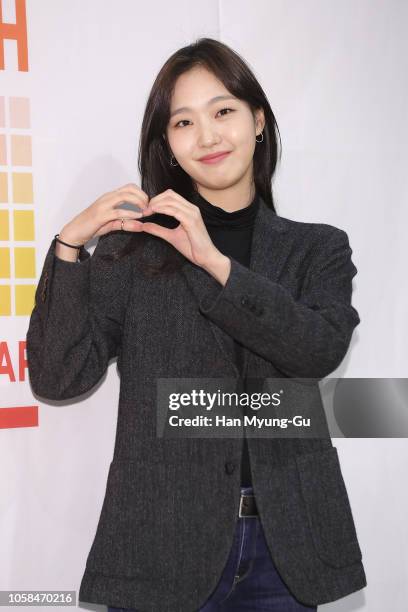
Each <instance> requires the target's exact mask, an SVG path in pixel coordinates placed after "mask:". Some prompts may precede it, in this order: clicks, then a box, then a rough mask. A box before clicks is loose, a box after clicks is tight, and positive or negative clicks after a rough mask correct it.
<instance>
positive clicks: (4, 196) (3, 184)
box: [0, 172, 8, 204]
mask: <svg viewBox="0 0 408 612" xmlns="http://www.w3.org/2000/svg"><path fill="white" fill-rule="evenodd" d="M0 202H2V203H3V204H8V189H7V172H0Z"/></svg>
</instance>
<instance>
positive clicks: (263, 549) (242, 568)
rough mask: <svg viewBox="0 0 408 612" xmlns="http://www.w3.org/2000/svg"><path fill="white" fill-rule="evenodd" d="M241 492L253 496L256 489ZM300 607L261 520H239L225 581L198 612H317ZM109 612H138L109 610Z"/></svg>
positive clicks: (222, 576)
mask: <svg viewBox="0 0 408 612" xmlns="http://www.w3.org/2000/svg"><path fill="white" fill-rule="evenodd" d="M241 492H242V493H246V494H248V495H253V489H252V487H241ZM316 610H317V607H315V606H312V607H308V606H305V605H304V604H302V603H300V602H299V601H298V600H297V599H295V598H294V596H293V595H292V594H291V593H290V591H289V590H288V588H287V586H286V585H285V583H284V582H283V581H282V579H281V577H280V576H279V574H278V572H277V570H276V568H275V565H274V564H273V561H272V557H271V555H270V553H269V549H268V546H267V543H266V540H265V537H264V532H263V529H262V525H261V522H260V520H259V517H253V518H249V517H242V518H239V517H237V525H236V529H235V535H234V540H233V544H232V548H231V551H230V554H229V557H228V560H227V563H226V565H225V567H224V570H223V573H222V575H221V578H220V580H219V582H218V584H217V586H216V587H215V589H214V591H213V592H212V593H211V595H210V596H209V598H208V599H207V601H206V602H205V603H204V605H203V606H202V607H201V608H200V609H199V610H198V611H197V612H244V611H245V612H267V611H268V612H316ZM108 612H138V611H137V610H135V608H112V607H109V608H108Z"/></svg>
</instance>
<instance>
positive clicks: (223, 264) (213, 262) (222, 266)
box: [202, 250, 231, 285]
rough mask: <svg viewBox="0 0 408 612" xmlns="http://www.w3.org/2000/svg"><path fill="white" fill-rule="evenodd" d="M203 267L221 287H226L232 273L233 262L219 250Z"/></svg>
mask: <svg viewBox="0 0 408 612" xmlns="http://www.w3.org/2000/svg"><path fill="white" fill-rule="evenodd" d="M202 267H203V268H204V270H205V271H206V272H208V273H209V274H211V276H213V277H214V278H215V280H217V281H218V282H219V283H221V285H225V284H226V282H227V280H228V277H229V274H230V271H231V260H230V258H229V257H227V256H226V255H224V254H223V253H221V251H218V250H217V251H216V252H215V253H214V254H213V255H211V256H210V257H209V258H208V259H207V261H206V262H205V264H204V265H203V266H202Z"/></svg>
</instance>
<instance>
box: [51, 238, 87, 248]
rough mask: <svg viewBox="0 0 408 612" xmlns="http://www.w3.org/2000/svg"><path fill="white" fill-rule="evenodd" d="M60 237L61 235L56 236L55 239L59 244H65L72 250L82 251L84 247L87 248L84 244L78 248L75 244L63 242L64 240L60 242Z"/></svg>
mask: <svg viewBox="0 0 408 612" xmlns="http://www.w3.org/2000/svg"><path fill="white" fill-rule="evenodd" d="M58 236H59V234H55V236H54V238H55V239H56V240H57V241H58V242H60V243H61V244H65V246H67V247H71V249H81V248H82V247H83V246H85V245H83V244H79V245H78V246H74V245H73V244H68V243H67V242H63V241H62V240H60V239H59V238H58Z"/></svg>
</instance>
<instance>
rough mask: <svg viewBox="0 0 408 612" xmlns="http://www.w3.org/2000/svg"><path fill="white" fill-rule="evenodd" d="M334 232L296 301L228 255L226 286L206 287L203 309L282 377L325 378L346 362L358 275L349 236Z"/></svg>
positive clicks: (354, 322)
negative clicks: (353, 280)
mask: <svg viewBox="0 0 408 612" xmlns="http://www.w3.org/2000/svg"><path fill="white" fill-rule="evenodd" d="M329 227H331V228H333V226H329ZM334 230H335V231H333V232H332V233H331V234H329V235H328V236H327V239H326V240H324V241H323V242H322V243H321V244H320V245H319V246H318V247H317V248H316V255H315V256H314V259H313V261H312V263H311V264H310V268H309V271H308V274H307V275H306V276H307V280H306V282H305V283H304V286H303V289H302V293H301V296H300V298H299V299H298V300H295V299H294V298H293V296H292V294H291V293H290V291H289V290H288V289H287V288H285V287H284V286H283V285H281V284H279V283H277V282H274V281H271V280H269V279H268V278H266V277H265V276H263V275H261V274H259V273H256V272H254V271H252V270H250V269H248V268H246V267H245V266H243V265H241V264H240V263H239V262H238V261H236V260H235V259H234V258H232V257H230V260H231V271H230V275H229V277H228V279H227V282H226V284H225V285H224V286H222V285H221V284H220V283H218V281H217V282H216V283H208V284H205V287H206V288H207V290H206V292H205V293H204V294H203V295H201V300H200V304H199V307H200V311H201V312H202V313H203V314H204V315H205V316H206V317H208V318H209V319H210V320H211V321H213V322H214V323H215V324H217V325H218V326H219V327H220V328H222V329H223V330H224V331H225V332H226V333H228V334H229V335H230V336H232V337H233V338H234V339H236V340H238V341H239V342H241V343H242V344H243V345H244V346H245V347H246V348H248V349H250V350H251V351H253V352H254V353H257V354H259V355H260V356H261V357H263V358H264V359H266V360H268V361H270V362H272V363H273V364H274V365H275V366H276V367H277V368H278V369H279V370H280V371H281V372H282V373H283V374H285V375H287V376H290V377H299V378H317V379H321V378H323V377H325V376H327V375H328V374H329V373H330V372H332V371H333V370H335V369H336V368H337V367H338V366H339V364H340V363H341V361H342V360H343V358H344V356H345V354H346V352H347V349H348V347H349V344H350V340H351V336H352V333H353V330H354V328H355V327H356V326H357V325H358V324H359V322H360V317H359V315H358V312H357V311H356V309H355V308H354V307H353V306H352V305H351V295H352V278H353V277H354V276H355V274H356V273H357V268H356V267H355V265H354V264H353V262H352V260H351V254H352V249H351V248H350V245H349V240H348V236H347V234H346V232H345V231H343V230H341V229H338V228H334ZM320 240H321V238H320ZM217 285H218V288H217ZM220 287H221V289H220ZM249 296H250V297H249Z"/></svg>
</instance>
